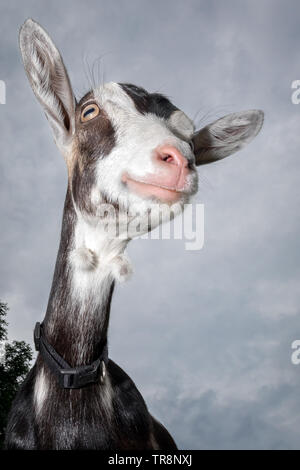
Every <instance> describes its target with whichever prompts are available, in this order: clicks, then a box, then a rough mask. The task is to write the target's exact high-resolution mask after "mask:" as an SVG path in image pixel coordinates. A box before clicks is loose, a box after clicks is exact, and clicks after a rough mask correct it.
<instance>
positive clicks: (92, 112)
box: [80, 104, 100, 122]
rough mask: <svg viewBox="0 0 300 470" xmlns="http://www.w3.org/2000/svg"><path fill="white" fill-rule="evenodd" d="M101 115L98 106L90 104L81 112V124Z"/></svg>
mask: <svg viewBox="0 0 300 470" xmlns="http://www.w3.org/2000/svg"><path fill="white" fill-rule="evenodd" d="M99 113H100V109H99V107H98V106H97V105H96V104H88V105H87V106H85V108H83V110H82V112H81V116H80V119H81V122H86V121H90V120H91V119H94V118H95V117H96V116H98V114H99Z"/></svg>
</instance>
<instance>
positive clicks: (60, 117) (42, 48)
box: [19, 18, 75, 150]
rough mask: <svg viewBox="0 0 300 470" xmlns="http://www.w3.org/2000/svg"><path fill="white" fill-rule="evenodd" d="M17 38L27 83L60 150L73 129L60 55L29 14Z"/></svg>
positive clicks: (72, 99)
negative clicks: (41, 108)
mask: <svg viewBox="0 0 300 470" xmlns="http://www.w3.org/2000/svg"><path fill="white" fill-rule="evenodd" d="M19 41H20V49H21V53H22V58H23V62H24V67H25V71H26V73H27V76H28V80H29V83H30V85H31V87H32V89H33V91H34V94H35V96H36V97H37V99H38V101H39V102H40V104H41V105H42V107H43V109H44V112H45V114H46V117H47V119H48V121H49V123H50V125H51V127H52V130H53V133H54V139H55V141H56V143H57V145H58V147H59V148H61V149H62V150H63V149H64V148H66V146H68V144H69V143H70V141H71V139H72V136H73V134H74V131H75V97H74V94H73V91H72V87H71V83H70V80H69V76H68V73H67V71H66V68H65V65H64V63H63V60H62V58H61V55H60V53H59V51H58V49H57V48H56V46H55V45H54V43H53V41H52V40H51V38H50V37H49V35H48V34H47V33H46V31H45V30H44V29H43V28H42V27H41V26H40V25H39V24H38V23H36V22H35V21H33V20H32V19H30V18H29V19H28V20H27V21H26V22H25V23H24V24H23V26H22V27H21V29H20V36H19Z"/></svg>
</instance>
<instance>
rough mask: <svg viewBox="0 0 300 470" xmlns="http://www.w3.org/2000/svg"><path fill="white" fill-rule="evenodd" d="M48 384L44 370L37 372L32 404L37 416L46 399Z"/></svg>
mask: <svg viewBox="0 0 300 470" xmlns="http://www.w3.org/2000/svg"><path fill="white" fill-rule="evenodd" d="M47 393H48V383H47V378H46V374H45V371H44V368H43V367H42V368H41V370H40V371H39V373H38V375H37V377H36V379H35V384H34V404H35V409H36V413H37V414H39V413H40V411H41V410H42V408H43V405H44V402H45V400H46V398H47Z"/></svg>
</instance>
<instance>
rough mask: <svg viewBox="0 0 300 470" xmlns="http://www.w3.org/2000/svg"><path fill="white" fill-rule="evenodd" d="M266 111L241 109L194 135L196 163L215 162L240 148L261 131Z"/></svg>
mask: <svg viewBox="0 0 300 470" xmlns="http://www.w3.org/2000/svg"><path fill="white" fill-rule="evenodd" d="M263 120H264V113H263V111H260V110H256V109H254V110H249V111H241V112H240V113H232V114H228V115H227V116H224V117H222V118H221V119H218V120H217V121H215V122H213V123H212V124H209V125H208V126H206V127H204V128H203V129H200V131H198V132H196V133H195V134H194V136H193V143H194V152H195V157H196V165H203V164H205V163H211V162H215V161H217V160H221V159H222V158H225V157H228V156H229V155H231V154H233V153H235V152H237V151H238V150H240V149H241V148H242V147H244V145H246V144H248V143H249V142H250V141H251V140H252V139H253V138H254V137H255V136H256V135H257V134H258V132H259V131H260V129H261V127H262V124H263Z"/></svg>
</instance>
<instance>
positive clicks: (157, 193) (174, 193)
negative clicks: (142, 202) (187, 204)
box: [122, 173, 183, 202]
mask: <svg viewBox="0 0 300 470" xmlns="http://www.w3.org/2000/svg"><path fill="white" fill-rule="evenodd" d="M122 182H123V183H125V184H126V185H127V187H128V189H129V190H131V191H132V192H134V193H135V194H137V195H139V196H142V197H144V198H145V197H146V198H153V197H154V198H155V199H159V200H160V201H163V202H177V201H178V200H179V199H181V198H182V194H183V190H182V189H177V188H176V187H170V186H163V185H162V184H156V183H154V182H153V183H152V182H150V181H143V180H139V179H136V178H133V177H132V176H129V175H128V174H127V173H125V174H124V175H123V176H122Z"/></svg>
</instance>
